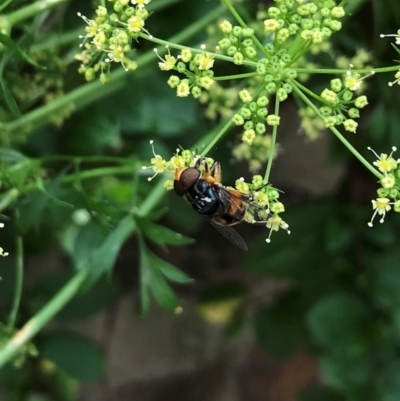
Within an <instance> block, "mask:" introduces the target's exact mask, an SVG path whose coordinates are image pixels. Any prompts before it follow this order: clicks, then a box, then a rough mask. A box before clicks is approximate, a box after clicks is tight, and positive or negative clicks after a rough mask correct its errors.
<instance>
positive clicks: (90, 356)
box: [39, 332, 105, 382]
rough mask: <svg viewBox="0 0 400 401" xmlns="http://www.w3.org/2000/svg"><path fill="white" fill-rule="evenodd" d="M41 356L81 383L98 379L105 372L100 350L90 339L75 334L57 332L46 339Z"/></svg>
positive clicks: (40, 348) (43, 342)
mask: <svg viewBox="0 0 400 401" xmlns="http://www.w3.org/2000/svg"><path fill="white" fill-rule="evenodd" d="M39 351H40V356H41V357H42V358H43V359H49V360H51V361H52V362H54V363H55V364H56V365H57V366H58V367H59V368H60V369H62V370H63V371H65V372H66V373H67V374H68V375H70V376H71V377H73V378H75V379H76V380H78V381H80V382H88V381H93V380H96V379H98V378H99V377H100V376H101V375H102V374H103V373H104V370H105V359H104V356H103V354H102V352H101V350H100V348H99V347H98V346H97V345H96V344H95V343H94V342H93V341H92V340H90V339H88V338H87V337H84V336H82V335H80V334H77V333H73V332H57V333H53V334H51V335H48V336H46V337H45V339H43V340H42V342H41V344H40V347H39Z"/></svg>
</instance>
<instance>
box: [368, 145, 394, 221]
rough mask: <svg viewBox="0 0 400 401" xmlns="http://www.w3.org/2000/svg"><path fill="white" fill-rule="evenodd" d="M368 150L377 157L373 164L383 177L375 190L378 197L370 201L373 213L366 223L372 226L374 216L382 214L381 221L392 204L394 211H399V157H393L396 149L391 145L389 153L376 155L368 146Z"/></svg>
mask: <svg viewBox="0 0 400 401" xmlns="http://www.w3.org/2000/svg"><path fill="white" fill-rule="evenodd" d="M368 150H370V151H371V152H373V153H374V155H375V156H376V157H377V160H376V161H374V163H373V164H374V165H375V166H376V167H377V168H378V170H379V171H380V172H381V173H383V177H382V178H381V179H380V181H379V183H380V185H381V186H380V188H378V190H377V194H378V198H376V199H374V200H373V201H372V209H373V210H374V214H373V215H372V218H371V220H370V222H369V223H368V225H369V226H370V227H372V226H373V220H374V218H375V216H376V215H377V214H378V215H380V216H382V217H381V219H380V220H379V222H380V223H383V222H384V219H385V216H386V213H387V212H388V211H389V210H391V208H392V206H393V210H394V211H395V212H397V213H400V167H399V164H400V159H397V160H396V159H394V158H393V153H394V152H395V151H396V150H397V149H396V147H395V146H393V147H392V151H391V152H390V154H389V155H387V154H386V153H381V154H380V155H378V154H377V153H376V152H375V151H374V150H372V149H371V148H370V147H369V148H368Z"/></svg>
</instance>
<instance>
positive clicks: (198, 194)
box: [174, 159, 258, 251]
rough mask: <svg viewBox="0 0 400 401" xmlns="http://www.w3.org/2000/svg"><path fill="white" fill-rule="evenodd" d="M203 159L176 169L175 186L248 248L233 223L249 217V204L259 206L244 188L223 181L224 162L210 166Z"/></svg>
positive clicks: (228, 235)
mask: <svg viewBox="0 0 400 401" xmlns="http://www.w3.org/2000/svg"><path fill="white" fill-rule="evenodd" d="M203 160H204V159H199V160H198V161H197V163H196V165H195V167H182V168H178V169H176V170H175V176H174V190H175V192H176V193H177V194H178V195H179V196H183V197H184V198H185V199H186V200H187V201H188V202H189V204H190V205H191V206H192V208H193V209H194V210H195V211H196V212H197V213H199V214H201V215H202V216H203V217H204V218H205V219H206V220H207V221H208V222H209V223H210V224H211V225H212V226H213V227H214V228H216V229H217V230H218V231H219V232H220V233H221V234H222V235H223V236H224V237H225V238H226V239H228V240H229V241H230V242H232V243H233V244H234V245H236V246H237V247H239V248H240V249H242V250H245V251H246V250H247V249H248V248H247V245H246V243H245V242H244V240H243V238H242V237H241V236H240V235H239V233H238V232H237V231H236V230H235V229H234V228H232V226H234V225H236V224H239V223H240V222H242V221H243V220H245V214H246V212H247V211H248V209H249V208H251V209H256V208H258V206H257V205H255V204H254V203H252V201H251V199H250V197H249V196H247V195H246V194H244V193H243V192H241V191H238V190H237V189H234V188H230V187H225V186H224V185H222V184H221V165H220V163H218V162H215V163H214V164H213V165H212V167H211V168H209V166H208V164H207V163H206V162H203ZM201 164H203V165H204V174H203V173H202V172H201V170H200V169H199V167H200V165H201ZM245 221H246V220H245Z"/></svg>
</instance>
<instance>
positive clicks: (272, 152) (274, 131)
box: [264, 96, 280, 184]
mask: <svg viewBox="0 0 400 401" xmlns="http://www.w3.org/2000/svg"><path fill="white" fill-rule="evenodd" d="M279 104H280V102H279V99H278V96H275V110H274V114H275V115H276V116H279ZM277 136H278V125H274V126H273V128H272V138H271V146H270V148H269V155H268V163H267V168H266V170H265V175H264V184H268V180H269V175H270V173H271V168H272V162H273V161H274V156H275V146H276V138H277Z"/></svg>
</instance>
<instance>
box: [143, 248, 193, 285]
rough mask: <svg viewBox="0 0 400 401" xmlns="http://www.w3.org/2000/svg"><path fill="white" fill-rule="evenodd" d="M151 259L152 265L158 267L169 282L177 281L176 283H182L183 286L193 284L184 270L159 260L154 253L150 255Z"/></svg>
mask: <svg viewBox="0 0 400 401" xmlns="http://www.w3.org/2000/svg"><path fill="white" fill-rule="evenodd" d="M150 259H151V263H152V264H153V265H154V266H155V267H157V268H158V269H159V270H160V271H161V273H162V274H163V275H164V276H165V277H166V278H167V279H168V280H171V281H175V282H176V283H181V284H187V283H192V282H193V281H194V280H193V279H192V278H191V277H189V276H188V275H187V274H186V273H184V272H183V271H182V270H180V269H178V268H176V267H175V266H173V265H171V264H170V263H168V262H166V261H165V260H162V259H160V258H158V257H157V256H156V255H154V254H152V253H151V254H150Z"/></svg>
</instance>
